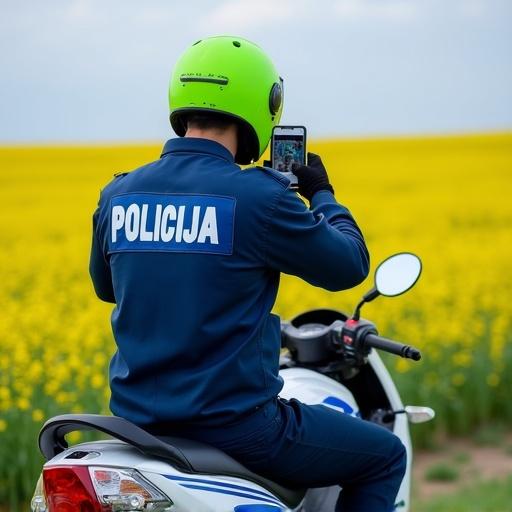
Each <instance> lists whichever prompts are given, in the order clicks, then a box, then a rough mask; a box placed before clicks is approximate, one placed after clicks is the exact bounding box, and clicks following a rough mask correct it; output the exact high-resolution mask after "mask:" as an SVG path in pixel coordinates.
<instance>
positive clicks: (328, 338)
mask: <svg viewBox="0 0 512 512" xmlns="http://www.w3.org/2000/svg"><path fill="white" fill-rule="evenodd" d="M420 274H421V261H420V259H419V258H418V257H417V256H415V255H413V254H411V253H400V254H395V255H394V256H391V257H390V258H388V259H387V260H385V261H383V262H382V263H381V264H380V265H379V267H378V268H377V270H376V272H375V285H374V287H373V288H372V289H371V290H370V291H369V292H368V293H366V294H365V295H364V296H363V298H362V300H361V301H360V302H359V304H358V305H357V307H356V309H355V311H354V314H353V315H352V316H348V315H346V314H344V313H342V312H340V311H336V310H331V309H316V310H312V311H307V312H305V313H302V314H300V315H298V316H297V317H295V318H294V319H292V320H291V321H290V322H283V323H282V326H281V334H282V346H283V353H282V355H281V360H280V364H281V370H280V375H281V376H282V378H283V381H284V387H283V389H282V391H281V393H280V396H281V397H283V398H297V399H299V400H300V401H302V402H304V403H306V404H323V405H324V406H325V407H330V408H333V409H335V410H337V411H340V413H344V414H350V415H352V416H355V417H357V418H361V419H364V420H368V421H372V422H374V423H376V424H378V425H381V426H382V427H384V428H387V429H389V430H391V431H392V432H394V433H395V434H396V435H397V436H398V437H399V438H400V439H401V441H402V443H403V444H404V446H405V447H406V450H407V472H406V475H405V477H404V479H403V481H402V485H401V487H400V490H399V492H398V495H397V499H396V505H395V510H396V511H397V512H407V511H408V510H409V507H410V486H411V465H412V446H411V439H410V435H409V426H408V422H411V423H420V422H424V421H429V420H431V419H432V418H433V417H434V411H433V410H432V409H430V408H428V407H415V406H407V407H404V406H403V404H402V401H401V399H400V395H399V393H398V391H397V389H396V387H395V384H394V383H393V380H392V378H391V376H390V374H389V373H388V371H387V369H386V367H385V365H384V363H383V361H382V359H381V358H380V356H379V355H378V353H377V352H376V350H375V349H379V350H382V351H384V352H388V353H391V354H395V355H397V356H401V357H404V358H409V359H412V360H416V361H417V360H419V359H420V358H421V354H420V352H419V350H417V349H416V348H414V347H411V346H408V345H404V344H402V343H398V342H396V341H393V340H390V339H386V338H383V337H381V336H379V335H378V332H377V329H376V328H375V325H374V324H373V323H371V322H370V321H368V320H364V319H362V318H361V317H360V310H361V308H362V306H363V305H364V304H365V303H367V302H370V301H372V300H374V299H375V298H377V297H378V296H379V295H383V296H388V297H393V296H397V295H400V294H402V293H404V292H406V291H407V290H409V289H410V288H411V287H412V286H414V284H415V283H416V281H417V280H418V278H419V276H420ZM84 430H94V431H97V432H101V433H103V434H106V435H108V436H110V438H111V439H106V440H100V441H94V442H85V443H80V444H77V445H74V446H71V447H70V446H68V444H67V441H66V439H65V436H66V435H67V434H69V433H70V432H73V431H84ZM39 448H40V450H41V453H42V454H43V456H44V457H45V459H46V461H47V462H46V463H45V464H44V466H43V471H42V473H41V476H40V477H39V480H38V482H37V485H36V490H35V494H34V497H33V499H32V502H31V508H32V511H33V512H64V511H66V512H67V511H84V512H85V511H87V512H117V511H125V512H128V511H151V512H164V511H165V512H191V511H193V512H228V511H229V512H313V511H314V512H322V511H332V510H334V504H335V501H336V498H337V495H338V493H339V491H340V488H339V487H328V488H321V489H318V488H317V489H290V488H287V487H284V486H283V485H281V484H280V483H279V482H275V481H271V480H269V479H268V478H265V477H263V476H261V475H258V474H255V473H253V472H252V471H250V470H249V469H247V468H245V467H244V466H242V465H241V464H240V463H238V462H237V461H236V460H234V459H232V458H231V457H229V456H228V455H227V454H225V453H223V452H222V451H220V450H218V449H216V448H214V447H212V446H208V445H206V444H203V443H199V442H196V441H192V440H189V439H184V438H176V437H156V436H153V435H151V434H149V433H148V432H146V431H145V430H143V429H141V428H139V427H138V426H136V425H134V424H133V423H130V422H129V421H127V420H125V419H123V418H120V417H116V416H101V415H94V414H64V415H60V416H55V417H54V418H51V419H49V420H48V421H47V422H46V423H45V424H44V426H43V427H42V429H41V432H40V434H39Z"/></svg>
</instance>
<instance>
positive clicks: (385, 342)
mask: <svg viewBox="0 0 512 512" xmlns="http://www.w3.org/2000/svg"><path fill="white" fill-rule="evenodd" d="M363 344H364V345H365V346H367V347H373V348H378V349H380V350H384V351H385V352H389V353H390V354H395V355H397V356H401V357H405V358H407V359H413V360H414V361H419V360H420V359H421V352H420V351H419V350H418V349H417V348H414V347H411V346H410V345H404V344H403V343H398V342H396V341H393V340H389V339H387V338H383V337H382V336H377V335H376V334H371V333H369V334H367V335H366V336H364V338H363Z"/></svg>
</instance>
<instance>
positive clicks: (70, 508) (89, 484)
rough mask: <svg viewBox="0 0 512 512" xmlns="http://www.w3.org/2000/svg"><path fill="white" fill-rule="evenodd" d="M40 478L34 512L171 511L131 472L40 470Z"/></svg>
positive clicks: (152, 488)
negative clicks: (41, 473) (41, 471)
mask: <svg viewBox="0 0 512 512" xmlns="http://www.w3.org/2000/svg"><path fill="white" fill-rule="evenodd" d="M42 477H43V485H41V479H39V482H38V485H37V486H36V492H35V494H34V497H33V498H32V511H33V512H77V511H80V512H117V511H123V512H124V511H126V512H130V511H151V512H167V511H169V512H170V511H171V510H172V509H171V507H172V504H173V503H172V501H171V500H170V499H169V498H167V497H166V496H164V495H163V494H162V493H161V492H160V491H159V490H158V489H157V488H156V487H155V486H154V485H152V484H151V483H150V482H148V481H147V480H146V479H145V478H144V477H143V476H142V475H141V474H140V473H139V472H137V471H136V470H134V469H128V468H108V467H96V466H91V467H88V466H57V467H50V468H45V469H43V475H42ZM43 486H44V489H43Z"/></svg>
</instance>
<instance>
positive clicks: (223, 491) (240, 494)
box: [180, 484, 280, 505]
mask: <svg viewBox="0 0 512 512" xmlns="http://www.w3.org/2000/svg"><path fill="white" fill-rule="evenodd" d="M180 485H181V487H186V488H187V489H197V490H198V491H210V492H216V493H219V494H230V495H231V496H238V497H239V498H249V499H251V500H258V501H264V502H266V503H271V504H272V505H280V503H279V502H278V501H275V500H268V499H267V498H262V497H261V496H256V495H254V494H247V493H245V492H236V491H228V490H227V489H217V488H216V487H206V486H204V485H193V484H180Z"/></svg>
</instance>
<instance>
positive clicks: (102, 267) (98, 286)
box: [89, 208, 116, 303]
mask: <svg viewBox="0 0 512 512" xmlns="http://www.w3.org/2000/svg"><path fill="white" fill-rule="evenodd" d="M99 213H100V210H99V208H98V209H96V211H95V212H94V215H93V217H92V246H91V258H90V261H89V274H90V275H91V279H92V283H93V285H94V290H95V291H96V295H97V296H98V297H99V298H100V299H101V300H104V301H105V302H113V303H115V302H116V299H115V297H114V288H113V286H112V275H111V273H110V266H109V264H108V262H107V260H106V258H105V255H104V252H103V248H102V244H101V240H100V238H99V236H98V218H99Z"/></svg>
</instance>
